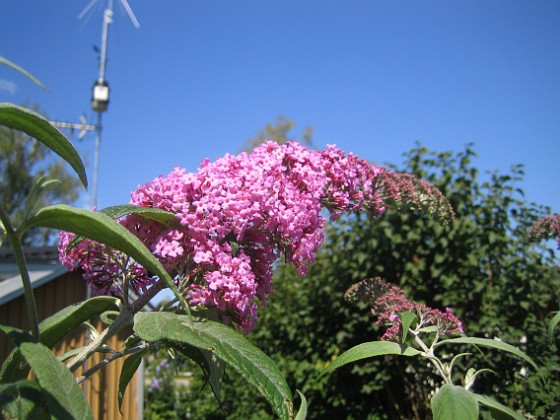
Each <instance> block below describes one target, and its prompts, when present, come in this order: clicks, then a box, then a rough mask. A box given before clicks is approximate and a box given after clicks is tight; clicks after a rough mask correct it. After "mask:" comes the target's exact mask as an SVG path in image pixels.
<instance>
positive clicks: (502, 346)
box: [435, 337, 544, 381]
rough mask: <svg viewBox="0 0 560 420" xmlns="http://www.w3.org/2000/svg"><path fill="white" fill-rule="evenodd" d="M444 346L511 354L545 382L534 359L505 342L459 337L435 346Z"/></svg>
mask: <svg viewBox="0 0 560 420" xmlns="http://www.w3.org/2000/svg"><path fill="white" fill-rule="evenodd" d="M444 344H474V345H476V346H483V347H490V348H494V349H497V350H502V351H505V352H507V353H511V354H514V355H516V356H517V357H520V358H521V359H523V360H525V361H526V362H527V363H529V364H530V365H531V366H533V367H534V368H535V370H536V371H537V372H538V373H539V375H541V378H542V380H543V381H544V377H543V376H542V374H541V371H540V370H539V367H538V366H537V364H536V363H535V362H533V359H531V358H530V357H529V356H527V355H526V354H525V353H524V352H522V351H521V350H519V349H518V348H517V347H514V346H512V345H511V344H507V343H504V342H503V341H498V340H493V339H491V338H479V337H458V338H449V339H447V340H442V341H440V342H439V343H437V344H436V345H435V347H439V346H441V345H444Z"/></svg>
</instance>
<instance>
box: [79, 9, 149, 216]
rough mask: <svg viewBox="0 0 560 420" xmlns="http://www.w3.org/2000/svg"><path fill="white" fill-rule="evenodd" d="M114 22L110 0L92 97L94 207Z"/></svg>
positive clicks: (131, 13) (95, 204)
mask: <svg viewBox="0 0 560 420" xmlns="http://www.w3.org/2000/svg"><path fill="white" fill-rule="evenodd" d="M98 1H99V0H92V1H91V2H90V3H89V4H88V5H87V6H86V8H85V9H84V10H83V11H82V13H81V14H80V16H78V19H81V18H82V17H84V16H85V15H86V14H87V13H88V12H89V11H90V10H91V8H92V7H93V6H94V5H95V4H96V3H97V2H98ZM120 2H121V5H122V6H123V7H124V9H125V10H126V13H127V14H128V17H129V18H130V20H131V21H132V24H133V25H134V27H135V28H136V29H138V28H139V27H140V23H139V22H138V20H137V19H136V16H134V13H133V12H132V9H131V8H130V5H129V4H128V2H127V0H120ZM111 23H113V0H108V3H107V7H106V8H105V10H104V12H103V30H102V32H101V56H100V57H99V77H98V78H97V80H96V81H95V83H94V85H93V95H92V99H91V107H92V109H93V110H94V111H96V112H97V125H96V127H97V130H96V136H95V152H94V162H93V188H92V189H93V191H92V195H93V200H92V201H93V203H92V204H93V205H92V206H93V207H97V178H98V171H99V149H100V145H101V115H102V113H103V112H105V111H107V109H108V107H109V84H108V83H107V81H106V80H105V70H106V67H107V46H108V43H109V25H110V24H111Z"/></svg>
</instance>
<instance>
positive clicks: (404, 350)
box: [321, 341, 421, 376]
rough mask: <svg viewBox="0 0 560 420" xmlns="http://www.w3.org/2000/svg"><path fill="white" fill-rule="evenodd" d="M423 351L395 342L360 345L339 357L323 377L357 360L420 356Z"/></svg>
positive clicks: (372, 342) (325, 370) (328, 367)
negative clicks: (387, 356)
mask: <svg viewBox="0 0 560 420" xmlns="http://www.w3.org/2000/svg"><path fill="white" fill-rule="evenodd" d="M420 353H421V351H419V350H416V349H415V348H413V347H410V346H406V345H404V344H398V343H395V342H393V341H370V342H368V343H362V344H358V345H357V346H354V347H352V348H351V349H349V350H347V351H345V352H344V353H342V354H341V355H340V356H338V357H337V358H336V359H335V361H334V362H332V363H331V364H330V365H328V366H327V367H326V368H325V369H324V370H323V371H322V372H321V376H322V375H325V374H326V373H329V372H332V371H333V370H335V369H338V368H339V367H341V366H344V365H346V364H348V363H352V362H355V361H357V360H362V359H367V358H369V357H375V356H383V355H387V354H393V355H399V356H418V355H419V354H420Z"/></svg>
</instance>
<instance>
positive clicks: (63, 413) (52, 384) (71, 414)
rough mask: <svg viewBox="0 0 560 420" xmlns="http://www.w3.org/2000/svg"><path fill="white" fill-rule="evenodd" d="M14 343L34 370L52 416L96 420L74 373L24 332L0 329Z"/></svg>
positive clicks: (1, 327) (7, 328)
mask: <svg viewBox="0 0 560 420" xmlns="http://www.w3.org/2000/svg"><path fill="white" fill-rule="evenodd" d="M0 330H2V331H3V332H5V333H6V334H8V335H9V336H10V338H12V340H14V342H15V343H16V345H17V346H18V349H19V351H20V352H21V353H22V355H23V357H24V358H25V360H26V361H27V363H29V365H30V366H31V369H32V370H33V372H34V374H35V375H36V376H37V380H38V382H39V385H40V386H41V388H43V389H44V390H46V391H47V392H44V393H43V396H44V398H45V400H46V403H47V407H48V411H49V413H50V414H51V415H52V416H53V417H54V418H59V419H71V418H72V419H93V415H92V413H91V410H90V409H89V406H88V405H87V402H86V400H85V396H84V393H83V392H82V390H81V389H80V387H79V386H78V384H77V383H76V380H75V379H74V377H73V376H72V373H71V372H70V371H69V370H68V369H67V368H66V366H64V364H62V362H60V361H59V360H58V359H57V358H56V357H55V356H54V355H53V354H52V353H51V351H50V350H49V348H48V347H46V346H45V345H43V344H41V343H39V342H37V341H35V339H34V338H33V337H32V336H31V335H29V334H27V333H26V332H24V331H21V330H18V329H16V328H12V327H6V326H0Z"/></svg>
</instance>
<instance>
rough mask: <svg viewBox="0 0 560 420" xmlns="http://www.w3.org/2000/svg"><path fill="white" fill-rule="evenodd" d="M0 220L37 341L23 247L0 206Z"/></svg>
mask: <svg viewBox="0 0 560 420" xmlns="http://www.w3.org/2000/svg"><path fill="white" fill-rule="evenodd" d="M0 220H1V221H2V224H3V225H4V228H5V229H6V237H7V238H8V241H9V242H10V246H11V247H12V249H13V251H14V255H15V257H16V263H17V265H18V268H19V272H20V274H21V281H22V283H23V291H24V294H25V303H26V305H27V315H28V316H29V324H30V325H31V333H32V334H33V337H35V338H36V339H37V341H38V340H39V317H38V315H37V305H36V304H35V296H34V294H33V286H32V285H31V277H30V276H29V270H28V269H27V262H26V260H25V253H24V252H23V245H22V243H21V238H20V236H19V235H18V233H17V232H16V229H15V228H14V225H13V224H12V221H11V220H10V216H9V215H8V213H6V210H5V209H4V207H3V206H2V205H1V204H0Z"/></svg>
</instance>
